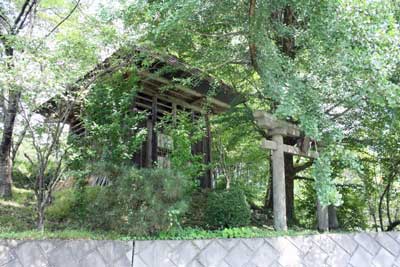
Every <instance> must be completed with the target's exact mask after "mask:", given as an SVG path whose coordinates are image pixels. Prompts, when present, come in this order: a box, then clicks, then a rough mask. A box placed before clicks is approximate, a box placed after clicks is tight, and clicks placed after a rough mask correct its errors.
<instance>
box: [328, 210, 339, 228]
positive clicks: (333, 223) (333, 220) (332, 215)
mask: <svg viewBox="0 0 400 267" xmlns="http://www.w3.org/2000/svg"><path fill="white" fill-rule="evenodd" d="M328 219H329V230H337V229H339V221H338V218H337V212H336V207H335V206H333V205H329V207H328Z"/></svg>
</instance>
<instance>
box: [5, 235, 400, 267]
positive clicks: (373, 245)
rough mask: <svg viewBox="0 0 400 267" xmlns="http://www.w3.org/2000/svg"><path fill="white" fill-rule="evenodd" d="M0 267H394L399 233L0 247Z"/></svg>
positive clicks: (9, 243) (399, 262)
mask: <svg viewBox="0 0 400 267" xmlns="http://www.w3.org/2000/svg"><path fill="white" fill-rule="evenodd" d="M0 266H1V267H3V266H9V267H36V266H38V267H39V266H40V267H42V266H43V267H47V266H51V267H64V266H65V267H66V266H82V267H91V266H93V267H103V266H104V267H106V266H109V267H111V266H118V267H132V266H134V267H142V266H146V267H150V266H155V267H169V266H173V267H176V266H193V267H197V266H199V267H204V266H215V267H225V266H227V267H228V266H245V267H256V266H259V267H266V266H310V267H311V266H312V267H321V266H354V267H358V266H360V267H367V266H397V267H400V233H397V232H390V233H358V234H324V235H313V236H299V237H277V238H254V239H214V240H193V241H135V242H134V241H85V240H79V241H61V240H45V241H15V240H3V241H0Z"/></svg>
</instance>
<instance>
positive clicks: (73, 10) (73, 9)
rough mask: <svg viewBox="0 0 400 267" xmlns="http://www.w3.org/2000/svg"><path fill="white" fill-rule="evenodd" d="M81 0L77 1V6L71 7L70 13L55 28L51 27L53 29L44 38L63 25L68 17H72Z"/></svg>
mask: <svg viewBox="0 0 400 267" xmlns="http://www.w3.org/2000/svg"><path fill="white" fill-rule="evenodd" d="M80 2H81V0H78V1H77V2H76V4H75V6H74V7H73V8H72V9H71V11H70V12H69V13H68V15H67V16H66V17H65V18H63V19H62V20H61V21H60V22H59V23H57V25H56V26H54V28H53V29H51V31H50V32H48V33H47V34H46V35H45V36H44V39H46V38H47V37H49V36H50V35H51V34H52V33H53V32H55V31H56V30H57V29H58V27H60V26H61V24H63V23H64V22H65V21H66V20H67V19H69V17H71V15H72V14H73V13H74V12H75V10H76V9H77V8H78V6H79V3H80Z"/></svg>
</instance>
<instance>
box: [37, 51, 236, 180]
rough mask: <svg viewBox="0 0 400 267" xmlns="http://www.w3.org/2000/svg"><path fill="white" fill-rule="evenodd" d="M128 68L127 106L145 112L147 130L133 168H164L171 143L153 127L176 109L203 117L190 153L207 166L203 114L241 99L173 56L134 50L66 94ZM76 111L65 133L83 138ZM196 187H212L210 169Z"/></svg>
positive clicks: (103, 65) (47, 108)
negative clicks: (130, 93) (135, 86)
mask: <svg viewBox="0 0 400 267" xmlns="http://www.w3.org/2000/svg"><path fill="white" fill-rule="evenodd" d="M133 65H135V66H136V67H137V69H138V75H139V77H140V80H139V84H140V90H139V92H138V93H137V95H136V97H135V99H134V101H133V103H132V106H133V107H132V108H133V110H134V111H137V112H142V111H147V114H148V117H147V120H146V121H144V122H143V124H142V127H145V128H147V138H146V140H145V141H144V142H143V144H142V146H141V147H140V149H139V150H138V151H137V153H136V154H135V155H133V158H132V160H133V162H134V164H135V165H137V166H138V167H146V168H149V167H153V166H161V167H168V165H169V162H168V159H167V155H168V150H169V149H170V143H171V140H170V138H169V137H168V136H166V135H165V134H163V133H162V132H160V131H159V130H156V126H157V123H158V122H160V121H161V119H162V118H163V117H164V116H166V115H172V116H173V118H176V115H177V113H179V111H185V112H187V113H189V114H190V115H191V117H192V120H193V122H194V123H195V121H196V120H197V119H199V118H201V117H203V118H204V120H205V125H206V130H205V133H204V137H203V139H202V140H201V141H200V142H198V143H197V144H195V145H193V146H192V153H193V154H197V155H203V162H204V163H205V164H209V163H211V160H212V153H211V142H212V137H211V130H210V122H209V116H210V115H213V114H218V113H221V112H224V111H226V110H228V109H229V108H230V106H231V105H232V104H236V103H239V102H241V98H240V97H239V96H238V95H237V94H236V93H235V92H234V91H233V89H232V88H231V87H229V86H228V85H226V84H225V83H223V82H221V81H217V80H216V79H214V78H213V77H211V76H209V75H207V74H205V73H203V72H202V71H200V70H199V69H195V68H192V67H190V66H188V65H186V64H184V63H183V62H181V61H180V60H179V59H178V58H176V57H174V56H164V55H160V54H156V53H153V52H149V51H148V50H146V49H143V48H138V47H135V48H133V49H132V50H131V51H128V52H127V50H126V49H125V50H124V51H123V52H122V51H117V52H115V53H114V54H113V55H112V56H110V57H109V58H107V59H106V60H105V61H103V62H102V63H101V64H99V65H98V66H97V67H96V68H95V69H93V70H92V71H91V72H89V73H88V74H86V75H85V76H84V77H83V78H82V79H81V80H80V81H78V82H77V84H78V89H77V88H73V89H72V90H73V91H78V90H90V89H88V88H90V84H92V83H95V81H96V79H97V78H99V77H101V76H104V75H107V74H109V73H112V72H114V71H117V70H119V69H123V68H124V67H129V66H133ZM127 75H129V74H127ZM188 80H190V83H189V84H190V85H184V84H187V83H185V82H182V81H188ZM55 105H56V104H55V101H54V100H53V99H52V100H50V101H48V102H47V103H46V104H45V105H44V106H43V107H42V109H41V113H42V114H44V115H46V114H47V115H48V114H49V113H51V112H52V110H53V109H54V106H55ZM52 107H53V108H52ZM81 108H82V107H79V106H78V105H77V107H75V108H74V112H73V113H72V115H71V116H70V117H69V118H68V121H67V122H68V123H69V124H70V129H71V131H72V132H73V133H75V134H78V135H82V134H84V129H83V128H82V121H81V119H80V118H79V113H80V112H79V110H80V109H81ZM99 108H101V107H99ZM174 120H175V119H174ZM200 184H201V187H203V188H211V187H212V186H213V177H212V170H211V169H208V170H207V171H206V172H205V173H204V175H203V177H200Z"/></svg>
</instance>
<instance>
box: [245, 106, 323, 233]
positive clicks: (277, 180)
mask: <svg viewBox="0 0 400 267" xmlns="http://www.w3.org/2000/svg"><path fill="white" fill-rule="evenodd" d="M253 115H254V118H255V120H256V122H257V125H258V126H259V127H260V128H262V129H263V130H264V131H265V132H266V133H267V135H268V136H270V137H271V140H266V139H264V140H263V142H262V147H263V148H265V149H269V150H272V186H273V202H274V206H273V209H274V211H273V212H274V227H275V230H283V231H286V230H287V220H286V190H285V160H284V153H289V154H293V155H297V156H301V157H307V158H317V157H318V152H315V151H309V150H308V147H307V148H303V149H302V148H299V147H295V146H290V145H286V144H284V142H283V137H285V136H290V137H301V131H300V129H299V127H298V126H296V125H294V124H292V123H289V122H286V121H282V120H278V119H276V118H275V117H274V116H273V115H271V114H269V113H267V112H264V111H256V112H254V114H253Z"/></svg>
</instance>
